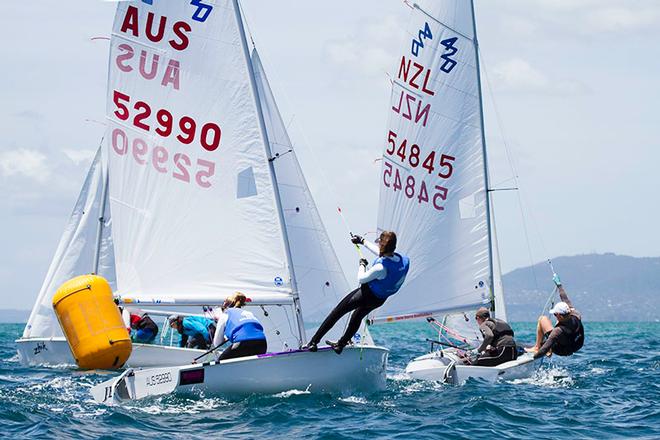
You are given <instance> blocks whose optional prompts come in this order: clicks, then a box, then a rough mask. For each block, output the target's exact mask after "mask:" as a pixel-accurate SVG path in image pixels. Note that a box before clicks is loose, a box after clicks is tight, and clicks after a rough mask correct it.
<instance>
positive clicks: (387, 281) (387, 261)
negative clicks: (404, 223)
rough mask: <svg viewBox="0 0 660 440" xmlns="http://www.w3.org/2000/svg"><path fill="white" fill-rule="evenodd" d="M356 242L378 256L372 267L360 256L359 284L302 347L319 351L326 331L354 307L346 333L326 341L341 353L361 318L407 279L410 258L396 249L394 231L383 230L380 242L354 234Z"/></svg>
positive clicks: (378, 305)
mask: <svg viewBox="0 0 660 440" xmlns="http://www.w3.org/2000/svg"><path fill="white" fill-rule="evenodd" d="M351 241H352V242H353V243H354V244H358V245H360V244H361V245H364V246H365V247H366V248H367V249H369V250H370V251H371V252H373V253H374V254H376V255H378V258H377V259H376V260H374V262H373V265H372V267H371V269H369V270H367V266H368V265H369V262H368V261H367V260H365V259H364V258H362V259H360V267H359V269H358V281H359V283H360V287H358V288H357V289H355V290H353V291H352V292H350V293H349V294H348V295H346V297H344V299H342V300H341V302H340V303H339V304H337V306H336V307H335V308H334V309H333V310H332V311H331V312H330V314H329V315H328V317H327V318H325V321H323V323H322V324H321V326H320V327H319V329H318V330H317V331H316V333H315V334H314V336H312V339H310V341H309V343H308V344H307V345H306V346H305V347H303V348H307V349H309V350H310V351H316V350H317V345H318V343H319V342H320V341H321V338H322V337H323V335H325V334H326V333H327V332H328V331H329V330H330V329H331V328H332V326H334V325H335V324H336V323H337V321H339V319H340V318H341V317H342V316H344V315H345V314H347V313H349V312H351V311H353V314H352V315H351V318H350V320H349V322H348V326H347V327H346V331H345V332H344V335H343V336H342V337H341V338H339V340H338V341H337V342H330V341H326V342H327V343H328V344H329V345H330V346H331V347H332V348H333V349H334V350H335V352H336V353H337V354H341V352H342V350H343V349H344V347H345V346H346V345H347V344H348V342H349V341H350V340H351V338H353V336H354V335H355V333H356V332H357V331H358V329H359V328H360V323H361V322H362V320H363V319H364V318H365V317H366V316H367V315H368V314H369V313H370V312H371V311H373V310H374V309H376V308H378V307H380V306H382V305H383V304H384V303H385V300H387V298H388V297H389V296H391V295H394V294H395V293H396V292H398V291H399V289H400V288H401V285H402V284H403V282H404V280H405V279H406V275H407V274H408V269H409V268H410V260H409V259H408V257H406V256H405V255H400V254H398V253H396V252H394V250H395V249H396V234H395V233H394V232H392V231H383V232H382V233H381V234H380V238H379V239H378V245H376V244H374V243H370V242H368V241H366V240H365V239H364V238H362V237H360V236H358V235H355V236H353V238H352V239H351Z"/></svg>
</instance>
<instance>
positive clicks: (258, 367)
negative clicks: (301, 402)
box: [92, 346, 389, 403]
mask: <svg viewBox="0 0 660 440" xmlns="http://www.w3.org/2000/svg"><path fill="white" fill-rule="evenodd" d="M388 353H389V351H388V350H387V349H385V348H383V347H374V346H362V347H347V348H346V349H345V350H344V352H343V353H342V354H341V355H337V354H335V353H334V351H332V349H330V348H327V347H326V348H320V349H319V351H318V352H316V353H312V352H309V351H302V350H295V351H290V352H283V353H267V354H263V355H259V356H248V357H243V358H237V359H230V360H226V361H221V362H210V363H206V364H201V365H200V364H195V365H190V364H188V365H184V366H178V367H170V368H150V369H141V370H127V371H126V372H125V373H124V374H122V375H120V376H118V377H117V378H114V379H111V380H109V381H106V382H103V383H101V384H99V385H96V386H95V387H93V388H92V395H93V397H94V399H95V400H96V401H97V402H101V403H119V402H121V401H124V400H136V399H142V398H146V397H150V396H158V395H164V394H170V393H175V394H183V395H185V394H191V393H204V394H205V395H223V396H240V395H246V394H276V393H281V392H287V391H293V390H298V391H307V392H312V393H332V394H335V393H339V394H346V393H352V392H373V391H379V390H383V389H384V388H385V383H386V377H385V370H386V368H387V356H388Z"/></svg>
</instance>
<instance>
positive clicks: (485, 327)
mask: <svg viewBox="0 0 660 440" xmlns="http://www.w3.org/2000/svg"><path fill="white" fill-rule="evenodd" d="M475 319H476V321H477V324H479V330H480V331H481V334H482V335H483V337H484V340H483V342H482V343H481V346H479V348H478V349H477V351H478V352H479V357H478V358H477V360H476V362H474V364H475V365H481V366H485V367H494V366H495V365H499V364H502V363H504V362H508V361H512V360H514V359H517V358H518V352H517V350H516V341H515V340H514V339H513V336H514V334H513V329H512V328H511V326H510V325H509V324H507V323H506V322H505V321H503V320H501V319H494V318H491V317H490V311H489V310H488V309H487V308H486V307H482V308H480V309H479V310H477V313H476V315H475Z"/></svg>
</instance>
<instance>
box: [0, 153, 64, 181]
mask: <svg viewBox="0 0 660 440" xmlns="http://www.w3.org/2000/svg"><path fill="white" fill-rule="evenodd" d="M0 174H1V175H3V176H5V177H13V176H24V177H28V178H30V179H33V180H36V181H37V182H40V183H43V182H45V181H46V180H48V178H49V177H50V174H51V170H50V167H49V166H48V163H47V158H46V156H45V155H43V154H42V153H40V152H38V151H34V150H26V149H23V148H19V149H18V150H10V151H4V152H0Z"/></svg>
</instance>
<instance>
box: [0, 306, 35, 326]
mask: <svg viewBox="0 0 660 440" xmlns="http://www.w3.org/2000/svg"><path fill="white" fill-rule="evenodd" d="M29 317H30V311H29V310H15V309H0V323H2V324H17V323H21V324H22V323H25V322H27V320H28V318H29Z"/></svg>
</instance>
